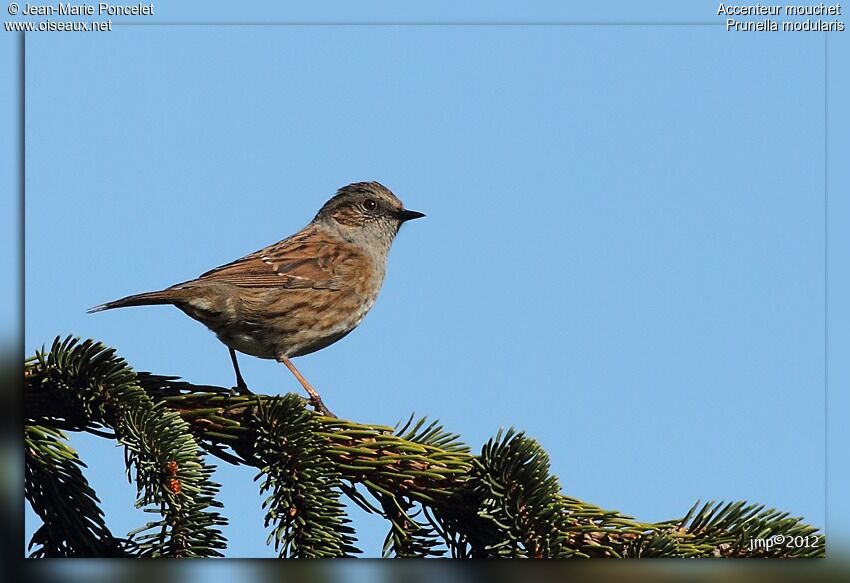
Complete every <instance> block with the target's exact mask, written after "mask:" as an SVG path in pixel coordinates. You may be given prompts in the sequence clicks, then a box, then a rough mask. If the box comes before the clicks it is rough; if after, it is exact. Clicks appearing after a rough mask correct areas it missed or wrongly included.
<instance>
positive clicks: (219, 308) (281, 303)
mask: <svg viewBox="0 0 850 583" xmlns="http://www.w3.org/2000/svg"><path fill="white" fill-rule="evenodd" d="M423 216H425V215H423V214H422V213H419V212H416V211H409V210H406V209H405V208H404V207H403V206H402V203H401V201H400V200H399V199H398V198H396V197H395V195H393V193H392V192H390V190H389V189H388V188H386V187H385V186H383V185H381V184H379V183H377V182H358V183H355V184H349V185H348V186H345V187H343V188H341V189H339V190H338V191H337V193H336V195H335V196H334V197H333V198H331V199H330V200H329V201H328V202H326V203H325V205H324V206H323V207H322V208H321V210H319V212H318V214H317V215H316V217H315V218H314V219H313V220H312V221H311V222H310V224H308V225H307V226H306V227H304V228H303V229H302V230H301V231H299V232H297V233H295V234H294V235H292V236H291V237H288V238H286V239H284V240H283V241H280V242H279V243H275V244H273V245H270V246H268V247H265V248H263V249H260V250H259V251H255V252H254V253H251V254H250V255H246V256H245V257H243V258H242V259H237V260H236V261H233V262H232V263H228V264H226V265H222V266H221V267H217V268H215V269H213V270H211V271H208V272H206V273H204V274H203V275H201V276H200V277H199V278H197V279H192V280H189V281H186V282H183V283H178V284H177V285H173V286H171V287H169V288H167V289H164V290H162V291H154V292H147V293H142V294H137V295H132V296H128V297H126V298H122V299H120V300H115V301H114V302H108V303H106V304H103V305H100V306H96V307H94V308H92V309H91V310H89V312H99V311H101V310H109V309H112V308H123V307H125V306H142V305H149V304H173V305H175V306H177V307H178V308H180V309H181V310H182V311H183V312H185V313H186V314H188V315H189V316H190V317H192V318H194V319H195V320H198V321H199V322H201V323H202V324H204V325H205V326H206V327H207V328H209V329H210V330H212V331H213V332H215V334H216V336H218V339H219V340H221V341H222V342H223V343H224V344H225V345H226V346H227V347H228V348H229V349H230V358H231V360H232V362H233V368H234V370H235V371H236V387H237V389H238V390H239V391H240V392H242V393H247V392H248V387H247V385H246V384H245V381H244V379H243V378H242V374H241V373H240V372H239V364H238V363H237V361H236V352H235V351H236V350H238V351H239V352H244V353H245V354H250V355H252V356H257V357H259V358H269V359H271V358H274V359H276V360H277V361H278V362H281V363H283V364H284V365H286V367H287V368H288V369H289V370H290V371H292V374H294V375H295V377H296V378H297V379H298V381H299V382H300V383H301V385H302V386H303V387H304V389H305V390H306V391H307V393H308V394H309V395H310V401H311V403H312V404H313V406H314V407H315V408H316V409H317V410H319V411H321V412H323V413H324V414H331V413H330V411H328V409H327V407H325V406H324V403H322V399H321V397H320V396H319V394H318V393H317V392H316V390H315V389H314V388H313V387H312V386H311V385H310V383H308V382H307V380H306V379H305V378H304V377H303V376H302V375H301V373H299V372H298V370H297V369H296V368H295V366H293V364H292V362H291V361H290V360H289V359H290V358H292V357H295V356H302V355H305V354H310V353H311V352H315V351H316V350H320V349H322V348H324V347H325V346H328V345H330V344H333V343H334V342H336V341H337V340H339V339H340V338H342V337H343V336H345V335H346V334H348V333H349V332H351V331H352V330H354V328H356V327H357V325H358V324H360V322H361V321H362V320H363V317H364V316H365V315H366V313H367V312H368V311H369V310H370V309H371V308H372V305H373V304H374V303H375V298H377V296H378V291H380V289H381V284H382V283H383V281H384V273H385V272H386V266H387V255H388V253H389V250H390V246H391V245H392V242H393V239H395V236H396V234H397V233H398V230H399V227H401V224H402V223H404V222H405V221H409V220H411V219H418V218H420V217H423Z"/></svg>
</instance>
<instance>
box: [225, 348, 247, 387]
mask: <svg viewBox="0 0 850 583" xmlns="http://www.w3.org/2000/svg"><path fill="white" fill-rule="evenodd" d="M228 348H230V347H228ZM230 360H231V362H233V370H235V371H236V387H235V389H236V392H237V393H239V394H240V395H250V394H251V391H249V390H248V385H247V384H245V379H243V378H242V373H241V372H239V363H238V362H236V351H235V350H233V349H232V348H230Z"/></svg>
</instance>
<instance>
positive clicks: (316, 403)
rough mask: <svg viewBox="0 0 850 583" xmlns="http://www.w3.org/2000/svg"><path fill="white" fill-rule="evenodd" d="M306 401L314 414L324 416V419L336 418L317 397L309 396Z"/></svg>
mask: <svg viewBox="0 0 850 583" xmlns="http://www.w3.org/2000/svg"><path fill="white" fill-rule="evenodd" d="M307 401H309V403H310V404H311V405H312V406H313V409H315V410H316V413H319V414H320V415H324V416H325V417H333V418H334V419H337V418H338V417H337V416H336V415H334V414H333V413H332V412H331V410H330V409H328V408H327V407H325V404H324V403H323V402H322V398H321V397H320V396H319V395H311V396H310V397H307Z"/></svg>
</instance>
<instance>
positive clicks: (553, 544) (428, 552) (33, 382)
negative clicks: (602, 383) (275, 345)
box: [24, 337, 825, 557]
mask: <svg viewBox="0 0 850 583" xmlns="http://www.w3.org/2000/svg"><path fill="white" fill-rule="evenodd" d="M25 369H26V373H25V379H26V386H25V395H24V401H25V410H26V413H27V432H28V433H27V435H28V436H29V435H30V432H31V431H33V432H36V433H33V435H36V434H37V432H39V431H41V432H44V431H53V430H56V429H60V428H61V429H64V430H68V431H88V432H92V433H95V432H97V433H98V434H100V433H103V430H104V429H105V428H106V429H110V430H112V431H114V433H115V436H116V439H117V440H118V441H119V442H121V443H122V444H124V445H125V447H126V448H127V452H128V461H127V468H128V473H129V472H130V470H131V469H132V470H133V471H134V472H135V473H134V474H129V475H131V477H132V478H133V479H134V480H135V482H136V485H137V488H138V491H139V502H138V503H139V505H142V506H147V507H149V508H152V509H153V508H154V507H156V509H157V510H159V508H160V507H161V508H162V516H163V518H162V520H160V521H159V522H154V523H151V524H150V525H147V526H148V527H151V528H148V529H147V530H148V533H147V534H145V535H142V536H139V534H138V533H131V537H130V540H129V541H128V544H127V545H125V547H119V549H124V548H126V552H128V553H131V554H134V555H142V556H149V555H164V556H215V555H219V554H220V550H221V549H222V548H223V547H224V540H223V538H222V537H221V533H220V531H219V529H218V527H219V526H221V525H222V524H224V519H223V518H222V517H221V516H220V515H219V514H218V513H217V512H213V511H211V510H210V508H211V507H216V506H219V504H218V502H216V500H215V494H216V493H217V489H218V486H217V485H216V484H213V483H212V482H211V481H210V479H209V477H210V472H211V467H210V466H208V465H206V463H205V462H204V461H203V458H202V452H205V453H208V454H210V455H212V456H215V457H217V458H219V459H220V460H223V461H226V462H228V463H233V464H237V465H248V466H253V467H255V468H257V469H259V472H260V473H259V474H258V476H257V478H258V479H260V480H261V485H260V489H261V491H262V492H268V493H269V496H268V498H267V499H266V502H265V503H264V508H265V509H266V512H267V514H266V525H267V527H269V528H270V535H269V542H270V543H272V542H273V543H274V545H275V548H276V549H277V550H278V551H279V552H280V554H281V556H287V557H289V556H292V557H326V556H351V555H353V554H355V553H357V552H359V551H358V550H357V548H356V547H355V546H354V544H355V538H354V531H353V529H352V528H351V527H350V525H349V520H348V518H347V517H346V515H345V512H344V507H343V505H342V503H341V501H340V496H342V495H344V496H346V497H347V498H349V499H350V500H352V501H353V502H355V503H357V504H358V505H359V506H360V507H361V508H363V509H364V510H366V511H367V512H371V513H375V514H378V515H380V516H382V517H383V518H385V519H386V520H388V522H389V528H388V535H387V539H386V541H385V545H384V553H385V555H387V556H415V557H426V556H439V555H441V554H444V553H445V552H446V551H448V552H449V554H450V555H451V556H454V557H497V556H506V557H662V556H669V557H713V556H725V557H740V556H781V557H795V556H823V555H824V546H825V545H824V538H823V536H822V535H821V534H820V533H819V531H818V530H817V529H816V528H814V527H812V526H809V525H807V524H805V523H804V522H803V521H802V519H800V518H793V517H790V516H789V515H788V514H787V513H780V512H777V511H774V510H769V509H765V508H764V507H762V506H759V505H753V504H747V503H745V502H736V503H728V504H726V505H719V504H714V503H708V504H705V505H703V506H701V507H700V506H695V507H694V508H692V509H691V511H690V512H689V513H687V514H686V515H685V516H684V517H683V518H681V519H676V520H670V521H665V522H661V523H644V522H639V521H636V520H634V519H632V518H630V517H628V516H625V515H622V514H620V513H619V512H615V511H609V510H604V509H602V508H599V507H597V506H595V505H593V504H590V503H587V502H583V501H581V500H577V499H575V498H571V497H569V496H566V495H565V494H563V493H562V492H561V491H560V485H559V483H558V480H557V478H556V477H555V476H553V475H551V473H550V464H549V458H548V455H547V454H546V452H545V451H544V449H543V448H542V447H541V446H540V444H539V443H537V442H536V441H535V440H534V439H531V438H529V437H527V436H526V435H524V434H523V433H521V432H516V431H514V430H512V429H510V430H508V431H504V432H503V431H499V433H498V434H497V435H496V437H495V438H493V439H491V440H490V441H489V442H488V443H487V444H486V445H485V446H484V448H483V449H482V451H481V453H480V455H477V456H474V455H472V454H470V452H469V449H468V448H467V447H466V446H465V445H464V444H462V443H461V442H460V441H459V440H458V436H457V435H455V434H452V433H448V432H446V431H444V430H443V429H442V427H440V426H439V425H438V424H437V423H436V422H431V423H428V422H427V421H426V420H425V419H420V420H418V421H414V418H413V416H411V418H410V419H409V420H408V421H407V423H405V424H403V425H402V426H401V427H396V428H392V427H387V426H382V425H371V424H363V423H356V422H353V421H347V420H342V419H336V418H330V417H324V416H321V415H318V414H316V413H312V412H310V411H308V410H307V409H306V408H305V406H304V403H303V400H302V399H301V398H300V397H298V396H297V395H285V396H267V395H233V394H231V392H230V390H229V389H226V388H222V387H214V386H201V385H193V384H191V383H188V382H185V381H181V380H180V379H178V378H176V377H167V376H161V375H154V374H150V373H134V372H133V371H132V370H131V369H130V368H129V367H128V366H127V365H126V363H125V362H124V361H123V360H122V359H120V358H118V357H117V356H115V354H114V351H113V350H111V349H107V348H105V347H104V346H103V345H101V344H99V343H95V342H92V341H90V340H89V341H85V342H80V341H79V340H78V339H74V338H70V337H69V338H68V339H66V340H65V341H60V340H59V339H57V340H56V342H54V344H53V345H52V347H51V349H50V350H49V351H46V352H45V351H42V352H39V353H38V354H37V355H36V356H35V357H34V358H31V359H28V360H27V361H26V363H25ZM45 428H47V429H45ZM57 435H58V434H57ZM52 447H56V446H52ZM72 465H74V467H77V473H73V470H72V471H70V473H68V472H66V474H67V475H68V476H69V478H68V480H70V481H73V482H75V487H76V489H77V490H78V491H79V492H85V487H86V483H85V478H84V477H83V476H82V473H81V472H79V471H78V470H79V468H78V466H77V465H76V464H75V463H74V464H72ZM33 467H35V466H33ZM28 478H29V475H28ZM48 486H49V479H48V478H46V477H45V476H44V475H43V472H42V474H38V473H34V474H33V477H32V479H28V481H27V497H28V499H30V501H31V503H32V504H33V507H34V508H36V506H38V509H36V512H38V513H39V515H40V516H41V517H42V519H43V520H45V528H47V531H50V529H51V528H53V526H52V525H50V526H48V523H50V522H51V521H54V520H55V517H56V516H57V512H61V511H62V510H61V507H62V504H63V501H62V500H60V499H58V498H57V497H55V496H51V495H44V494H43V492H46V491H47V488H48ZM87 495H88V496H89V498H88V499H89V500H90V501H91V500H96V499H95V498H94V497H93V493H91V494H87ZM81 504H83V505H86V504H89V503H87V502H82V503H81ZM157 505H158V506H157ZM86 508H88V510H87V512H89V514H90V515H91V516H93V517H95V522H94V524H95V527H93V529H91V530H89V531H88V533H86V532H82V531H79V530H78V529H77V530H74V531H70V532H59V531H56V530H55V529H54V530H53V531H50V532H53V533H55V534H52V535H50V536H46V535H45V534H44V533H45V532H47V531H44V530H39V533H41V534H39V533H37V534H39V536H40V537H41V538H39V540H37V541H35V540H34V542H35V543H36V544H42V545H43V546H44V545H45V543H44V541H46V540H49V541H51V542H50V543H49V544H50V545H54V546H51V547H49V548H50V549H53V550H51V551H50V552H56V553H59V552H63V553H66V554H79V555H84V554H86V553H91V552H101V551H98V550H97V547H91V546H86V545H87V544H90V543H87V542H86V541H89V539H92V538H95V539H102V542H103V544H106V545H113V544H114V542H110V541H113V539H111V535H110V534H108V530H106V528H105V524H103V521H102V518H101V519H100V522H98V521H97V518H96V517H97V516H100V515H98V513H97V512H98V511H97V510H96V506H92V505H91V504H89V505H88V506H86ZM143 530H144V527H143ZM151 530H153V531H152V532H151ZM45 537H46V538H45ZM51 537H52V538H51ZM86 537H88V538H86ZM783 537H790V538H784V539H783V540H791V538H793V537H797V538H798V539H799V538H805V540H807V541H809V544H807V545H796V544H784V545H783V544H774V545H772V546H770V547H769V548H767V547H766V546H762V547H758V548H755V549H752V548H750V547H751V546H752V541H754V540H756V539H759V540H770V539H772V540H778V539H779V538H783ZM58 539H67V540H66V541H65V543H60V542H57V541H58ZM60 544H65V545H66V546H65V547H64V548H65V549H66V550H63V551H59V550H58V549H59V546H58V545H60ZM44 548H48V547H47V546H44ZM110 548H111V547H110ZM45 552H47V551H45Z"/></svg>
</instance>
